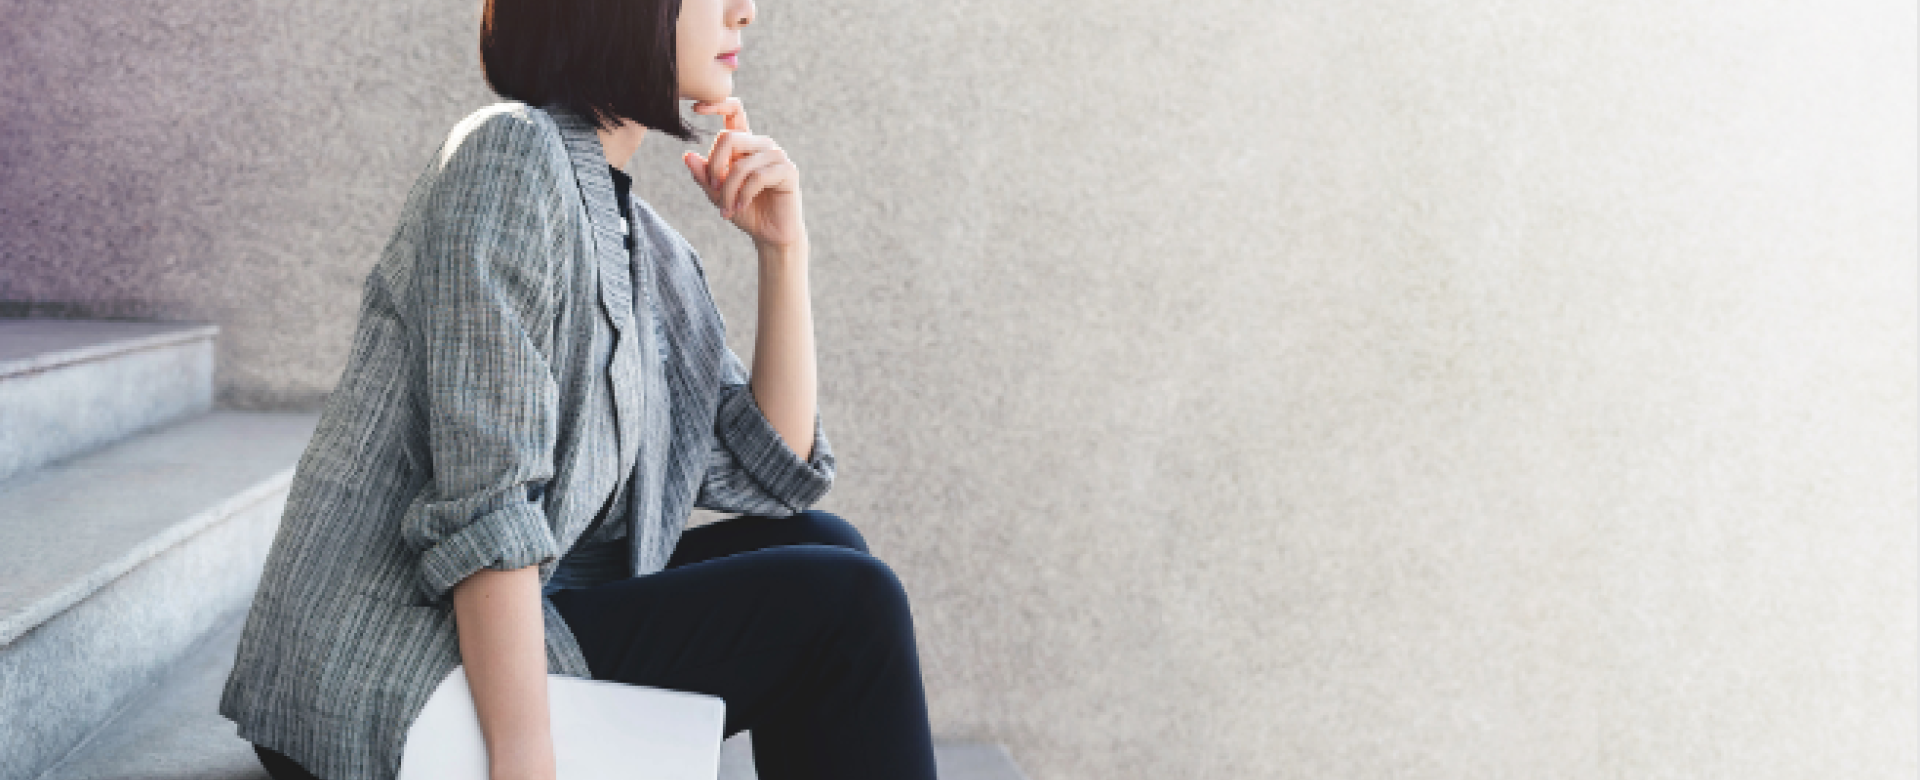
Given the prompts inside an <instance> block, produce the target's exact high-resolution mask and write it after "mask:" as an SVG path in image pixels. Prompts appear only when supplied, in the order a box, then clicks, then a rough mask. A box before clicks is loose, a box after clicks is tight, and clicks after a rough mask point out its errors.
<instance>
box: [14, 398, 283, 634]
mask: <svg viewBox="0 0 1920 780" xmlns="http://www.w3.org/2000/svg"><path fill="white" fill-rule="evenodd" d="M318 421H319V415H318V414H317V413H285V412H244V411H231V410H220V411H214V412H208V413H206V414H202V415H198V416H195V417H192V418H189V419H187V420H183V421H180V422H177V423H174V424H170V425H167V426H165V427H162V428H158V429H154V430H150V431H147V432H144V433H141V434H137V435H135V436H132V437H129V438H127V439H123V440H121V441H118V442H115V443H113V444H110V445H107V446H105V447H101V448H99V449H96V450H93V451H91V452H87V453H84V454H81V455H78V456H75V457H72V458H68V459H66V460H63V461H59V462H56V463H52V464H48V465H46V466H43V467H41V468H39V469H36V470H34V471H31V472H28V473H25V474H21V475H18V476H15V477H13V478H12V479H9V480H7V481H6V482H4V483H0V647H4V646H5V645H7V644H10V643H11V642H12V641H13V640H14V639H16V638H18V637H19V636H20V635H22V634H24V633H25V632H26V631H28V630H30V629H32V628H33V627H34V626H37V625H39V624H40V623H41V622H44V621H45V620H47V619H49V618H51V617H53V616H54V615H57V614H59V613H60V612H61V611H62V610H65V609H66V608H67V607H69V606H71V605H73V604H74V603H77V602H79V601H80V600H82V599H84V598H86V597H87V596H88V595H90V594H91V593H93V592H94V591H96V590H98V589H99V588H101V587H103V586H105V585H106V584H108V583H110V582H112V581H113V579H114V578H116V577H118V576H120V575H121V574H124V573H126V572H127V571H128V570H131V569H132V568H133V567H135V566H138V565H139V564H140V563H141V562H142V561H144V560H146V559H147V558H150V557H152V556H153V555H155V554H157V553H159V552H162V551H164V550H166V549H167V548H168V547H170V546H171V545H173V544H174V543H177V542H178V541H179V540H180V539H184V538H186V537H189V536H191V535H192V534H193V533H194V532H196V531H198V530H200V529H201V528H204V527H205V525H206V524H207V523H209V522H213V521H214V520H217V519H218V518H220V517H221V516H223V515H224V514H225V512H224V509H225V508H226V507H229V506H235V505H242V504H244V503H248V502H250V501H252V500H253V499H254V498H255V497H256V496H257V495H258V494H260V493H261V492H263V491H272V490H277V489H281V488H283V487H284V486H285V485H286V483H287V482H288V481H290V480H291V478H292V475H293V468H294V466H295V464H296V463H298V461H299V458H300V455H301V452H302V451H303V450H304V449H305V447H306V445H307V442H308V440H309V439H310V438H311V437H312V433H313V429H314V427H315V425H316V424H317V423H318Z"/></svg>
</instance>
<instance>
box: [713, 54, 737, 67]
mask: <svg viewBox="0 0 1920 780" xmlns="http://www.w3.org/2000/svg"><path fill="white" fill-rule="evenodd" d="M714 59H717V60H719V61H721V62H724V63H726V64H727V65H729V66H732V67H735V68H738V67H740V53H739V52H734V53H732V54H722V55H720V56H718V57H715V58H714Z"/></svg>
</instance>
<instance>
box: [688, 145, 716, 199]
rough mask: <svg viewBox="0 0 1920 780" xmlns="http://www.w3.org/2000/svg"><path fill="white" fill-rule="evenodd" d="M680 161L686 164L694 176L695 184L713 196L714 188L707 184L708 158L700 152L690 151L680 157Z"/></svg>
mask: <svg viewBox="0 0 1920 780" xmlns="http://www.w3.org/2000/svg"><path fill="white" fill-rule="evenodd" d="M680 161H681V162H684V163H686V164H687V171H688V172H689V173H692V174H693V183H695V184H698V185H700V189H701V190H702V191H704V192H706V193H708V194H709V195H711V194H712V193H713V187H711V186H709V185H708V184H707V158H705V157H702V156H700V153H699V152H695V151H688V152H687V153H685V154H682V155H680Z"/></svg>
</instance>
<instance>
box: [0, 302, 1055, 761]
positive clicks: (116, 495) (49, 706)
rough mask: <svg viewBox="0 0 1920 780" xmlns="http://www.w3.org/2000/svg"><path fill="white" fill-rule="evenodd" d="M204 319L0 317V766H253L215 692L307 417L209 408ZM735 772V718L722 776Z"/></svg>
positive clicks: (950, 747)
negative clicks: (158, 321)
mask: <svg viewBox="0 0 1920 780" xmlns="http://www.w3.org/2000/svg"><path fill="white" fill-rule="evenodd" d="M217 335H218V328H216V327H215V326H212V325H208V324H200V323H143V322H104V321H86V320H60V319H0V780H108V779H110V778H112V779H122V778H124V779H127V780H131V779H132V778H141V779H143V780H164V779H167V778H180V779H182V780H185V779H187V778H193V779H194V780H216V779H219V780H224V779H227V778H234V779H238V778H249V779H252V780H263V779H264V778H266V777H267V775H266V773H265V771H264V770H263V769H261V767H260V764H259V762H258V761H257V760H256V759H255V757H254V755H253V751H252V748H251V746H249V745H248V744H247V743H246V742H245V741H244V740H241V739H240V738H239V737H238V736H237V735H236V734H235V731H234V725H233V724H232V723H231V722H229V721H227V720H226V719H225V718H223V717H221V716H220V714H219V712H218V709H217V705H218V702H219V696H220V690H221V686H222V684H223V683H224V682H225V680H226V675H227V671H228V670H229V669H230V668H232V665H233V658H234V652H235V650H236V648H237V646H238V643H239V636H240V629H241V626H242V624H243V621H244V619H245V617H246V610H247V607H248V604H249V602H250V599H251V597H252V594H253V590H254V588H255V587H256V586H257V585H258V582H259V576H260V570H261V566H262V564H263V563H264V561H265V558H266V552H267V549H268V547H269V546H270V545H271V544H272V541H273V535H274V531H275V529H276V528H277V527H278V525H279V520H280V513H281V511H282V510H283V509H284V507H285V504H286V498H287V490H288V487H289V485H290V483H291V481H292V477H293V470H294V466H295V465H296V464H297V463H298V462H299V458H300V455H301V453H302V452H303V451H304V449H305V447H306V444H307V442H308V440H309V439H311V437H312V435H313V429H314V426H315V424H316V423H317V422H318V415H317V414H312V413H263V412H241V411H233V410H219V409H214V408H213V404H212V387H213V355H214V343H213V340H214V338H215V337H216V336H217ZM936 753H937V757H938V761H939V766H940V775H941V777H943V778H946V779H947V780H1021V779H1022V775H1021V773H1020V770H1019V769H1018V768H1017V767H1016V766H1015V765H1014V762H1013V760H1012V758H1011V757H1010V756H1009V755H1008V754H1007V752H1006V750H1005V749H1004V748H1001V747H1000V746H998V745H992V744H985V743H975V742H959V741H945V740H943V741H939V742H937V743H936ZM752 777H754V772H753V761H752V742H751V734H746V733H743V734H740V735H737V736H735V737H734V738H733V739H730V740H727V742H726V743H725V745H724V747H723V750H722V756H721V772H720V778H721V780H744V779H747V778H752Z"/></svg>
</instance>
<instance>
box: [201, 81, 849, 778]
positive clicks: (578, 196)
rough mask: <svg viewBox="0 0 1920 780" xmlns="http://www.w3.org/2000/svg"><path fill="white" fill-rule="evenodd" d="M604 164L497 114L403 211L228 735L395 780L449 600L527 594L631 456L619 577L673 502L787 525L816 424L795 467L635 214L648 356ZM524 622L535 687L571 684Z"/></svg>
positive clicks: (693, 289) (590, 140) (325, 422)
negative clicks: (660, 414) (666, 415)
mask: <svg viewBox="0 0 1920 780" xmlns="http://www.w3.org/2000/svg"><path fill="white" fill-rule="evenodd" d="M606 163H607V160H606V155H605V152H604V151H603V150H602V147H601V145H600V141H599V138H598V137H597V136H596V135H595V133H594V131H593V128H592V126H591V125H590V124H588V123H587V121H586V120H585V118H584V117H581V116H579V115H577V114H574V113H572V112H569V111H565V110H562V109H559V108H557V107H555V108H550V109H543V108H540V107H534V106H528V105H526V104H524V103H519V102H505V103H498V104H495V105H492V106H488V107H486V108H483V109H481V110H479V111H475V112H474V113H473V114H471V115H469V116H468V117H467V118H466V119H464V120H462V121H461V122H460V123H459V124H457V125H455V126H454V128H453V130H452V132H451V133H449V135H448V137H447V139H446V141H445V143H443V144H442V145H441V147H440V149H439V151H438V153H437V154H436V155H435V156H434V159H433V160H432V161H431V162H430V164H428V165H427V166H426V169H425V170H424V171H422V173H421V174H420V176H419V178H418V179H417V180H416V181H415V183H414V185H413V187H412V189H411V190H410V191H409V192H408V195H407V198H406V202H405V206H404V207H403V209H402V211H401V215H400V219H399V224H398V226H397V227H396V228H395V230H394V232H393V235H392V238H391V239H390V240H389V241H388V243H387V245H386V247H385V249H384V250H383V251H382V254H381V257H380V260H379V262H378V263H377V264H376V265H375V267H374V268H373V270H372V272H371V273H369V274H368V276H367V278H366V283H365V285H364V288H363V291H362V299H361V304H360V311H359V321H358V325H357V327H356V330H355V332H354V336H353V343H352V350H351V352H350V354H349V356H348V359H347V365H346V368H345V369H344V371H343V372H342V373H341V376H340V379H339V382H338V384H337V385H336V386H335V387H334V390H333V392H332V393H331V394H330V395H329V396H328V397H327V400H326V404H325V406H324V407H323V408H322V411H321V415H320V421H319V426H318V428H317V429H316V430H315V432H314V435H313V439H312V440H311V441H310V442H309V443H308V445H307V448H306V450H305V452H304V453H303V454H302V455H301V458H300V461H299V464H298V466H297V467H296V470H295V472H294V479H293V484H292V486H291V488H290V492H289V495H288V498H287V504H286V509H285V511H284V512H283V514H282V515H281V522H280V528H279V530H278V532H277V534H276V536H275V537H274V540H273V545H272V547H271V549H270V551H269V552H268V555H267V561H266V566H265V570H264V571H263V573H262V575H261V579H260V587H259V590H258V591H257V592H256V593H255V595H254V598H253V603H252V607H251V611H250V612H249V614H248V616H247V621H246V626H245V629H244V633H243V634H242V635H241V639H240V646H239V654H238V656H237V657H236V659H235V662H234V667H233V671H232V673H231V674H230V675H229V676H228V678H227V681H226V686H225V689H224V690H223V692H222V694H221V698H220V713H221V714H222V715H224V716H226V717H227V718H229V719H231V720H233V721H234V723H235V724H236V725H237V726H238V733H239V736H240V737H241V738H243V739H247V740H249V741H252V742H254V743H257V744H260V745H263V746H265V747H269V748H272V749H274V750H277V751H279V752H281V753H283V754H286V755H287V756H289V757H291V758H292V759H293V760H295V761H297V762H299V763H300V764H301V765H302V766H304V767H306V768H307V769H308V770H310V771H312V772H314V773H315V774H317V775H319V776H321V777H325V778H328V780H388V779H389V778H392V777H394V776H395V774H396V773H397V772H398V770H399V764H400V753H401V749H402V743H403V740H404V739H405V737H406V729H407V727H408V725H410V724H411V723H412V722H413V718H414V716H416V715H417V714H418V713H419V711H420V708H421V706H422V705H424V704H425V703H426V698H427V695H428V694H429V693H431V692H432V690H433V688H434V686H436V685H438V684H439V682H440V680H441V679H442V678H444V677H445V676H446V675H447V673H448V672H450V671H451V670H452V669H453V667H454V665H455V664H458V663H460V652H459V645H458V635H457V633H456V631H455V628H454V625H453V606H452V601H451V595H450V593H449V591H450V589H451V588H452V587H453V586H454V585H455V584H456V583H458V582H460V581H461V580H463V579H465V578H466V577H467V576H468V575H470V574H472V573H474V572H475V571H477V570H479V569H481V568H491V569H515V568H521V567H525V566H530V565H534V564H538V565H539V571H540V580H541V583H542V584H543V585H544V584H545V582H546V581H547V579H548V578H549V577H551V576H552V574H553V569H554V566H555V565H556V564H557V562H558V560H559V558H560V556H562V555H564V554H565V553H566V552H567V551H568V550H569V549H571V547H572V545H573V543H574V542H575V540H576V539H577V538H578V537H579V535H580V533H581V532H582V531H583V530H585V529H586V527H587V525H588V523H590V522H591V521H592V519H593V517H594V516H595V514H596V513H597V512H598V510H599V509H600V507H601V505H602V504H603V503H604V502H605V501H606V498H607V496H608V495H609V494H611V493H612V491H613V490H614V488H615V486H616V484H617V483H618V481H619V478H620V476H621V475H622V474H629V475H631V474H636V473H638V472H639V471H641V469H640V468H639V467H640V465H641V464H640V462H639V461H640V459H641V458H649V459H651V458H664V459H665V460H666V465H665V468H664V469H662V470H661V471H662V472H663V473H664V474H665V478H664V483H663V484H661V485H659V486H658V490H657V492H654V495H653V498H654V500H653V501H648V502H647V503H648V506H642V505H641V501H642V500H643V498H644V497H645V496H644V495H643V494H645V493H648V492H653V491H643V490H629V491H627V493H628V496H629V502H630V503H629V504H628V509H629V513H630V515H631V520H630V522H632V523H633V525H632V526H631V530H632V533H630V534H629V538H630V540H631V545H630V552H631V554H630V561H631V563H632V574H633V576H644V575H647V574H651V573H653V572H656V571H659V570H660V569H662V568H663V567H664V566H665V563H666V559H667V557H668V555H669V554H671V552H672V550H673V546H674V544H675V543H676V542H677V540H678V539H679V534H680V531H681V530H682V529H683V528H684V527H685V524H686V520H687V517H688V514H689V512H690V511H691V507H696V506H697V507H702V508H708V509H714V510H719V511H727V512H745V513H752V514H759V515H767V516H774V517H784V516H788V515H791V514H793V513H795V512H798V511H801V510H803V509H805V508H807V507H809V506H810V505H812V504H813V503H814V502H816V501H818V500H819V499H820V497H821V496H822V495H824V494H825V493H826V492H827V489H828V488H829V487H830V486H831V485H832V483H833V476H834V461H833V454H832V451H831V450H830V449H829V448H828V445H827V439H826V436H825V434H824V433H823V432H822V429H821V427H820V420H819V417H818V415H817V414H816V416H815V418H814V433H813V452H812V453H811V455H810V457H809V458H807V459H806V460H802V459H800V458H799V457H798V456H797V455H796V454H795V453H794V451H793V450H792V449H790V448H789V447H788V446H787V445H786V443H785V441H784V440H782V439H781V438H780V435H779V433H778V432H776V431H775V430H774V429H773V426H772V425H771V424H769V423H768V422H767V419H766V417H765V416H764V415H763V414H762V413H761V411H760V408H759V406H758V405H756V404H755V403H754V399H753V394H752V393H751V392H750V390H749V389H748V387H747V375H746V369H745V367H744V366H743V365H742V364H741V361H740V359H739V357H738V356H736V355H735V354H734V353H733V351H732V350H730V349H728V348H727V346H726V339H725V324H724V323H723V322H722V320H721V318H720V314H719V311H718V310H717V309H716V308H715V306H714V304H713V300H712V298H711V297H710V296H709V294H708V291H707V284H706V277H705V274H704V272H703V271H702V270H701V266H700V259H699V256H698V255H697V254H696V253H695V252H694V251H693V248H692V247H691V246H689V245H688V244H687V242H686V241H685V239H683V238H681V236H680V235H679V233H677V232H675V231H674V230H673V229H672V228H671V227H669V226H668V225H667V224H666V223H665V222H663V221H661V220H660V218H659V216H658V215H657V214H655V213H654V212H653V210H652V209H651V208H650V207H647V206H646V205H645V203H644V202H641V201H639V200H638V199H634V200H633V201H630V202H631V203H633V204H634V205H637V206H639V208H638V209H636V211H635V216H636V222H638V223H639V224H638V225H636V228H638V230H639V232H638V234H637V236H638V238H639V241H640V246H641V249H642V251H644V252H646V253H647V256H648V259H649V260H651V264H650V267H651V269H652V271H653V278H652V281H653V283H654V285H655V287H656V290H655V293H656V294H657V295H658V299H657V301H656V303H657V305H658V311H659V313H660V316H661V322H660V323H659V326H660V327H659V331H660V333H661V334H664V336H665V337H666V339H667V343H666V344H664V345H661V344H657V343H656V342H655V338H656V335H655V334H654V333H653V330H654V329H653V328H650V327H645V326H644V324H643V323H636V322H635V319H634V312H635V307H634V297H633V296H634V295H635V291H634V290H633V289H632V286H633V284H632V279H633V278H632V277H631V276H630V275H629V265H628V264H629V262H630V261H631V258H630V256H629V254H628V252H627V250H626V248H625V247H624V246H623V245H622V241H621V236H620V232H619V230H620V227H619V214H618V211H617V209H616V208H615V203H614V200H613V198H614V193H613V185H612V181H611V179H610V177H609V175H608V171H607V168H606ZM656 348H663V349H664V351H665V352H666V356H667V357H666V360H665V361H664V362H655V361H646V360H641V359H640V356H641V355H643V354H651V353H650V352H642V350H653V349H656ZM596 355H598V356H601V357H600V359H597V360H596V359H595V356H596ZM648 371H657V372H658V373H659V374H660V375H659V376H652V375H649V374H648V373H647V372H648ZM649 386H652V387H656V388H665V389H666V392H668V393H669V394H670V397H671V403H670V404H666V405H664V406H666V407H668V408H669V409H670V413H671V415H672V420H671V428H672V436H671V439H670V446H669V447H668V448H667V449H666V451H665V452H643V451H642V448H641V447H640V446H639V445H640V440H641V438H640V433H641V424H642V420H641V417H640V415H642V414H643V413H644V412H645V411H646V405H645V404H644V400H645V399H644V393H645V392H646V389H645V388H647V387H649ZM636 484H639V483H636ZM649 507H657V509H653V508H649ZM541 605H542V608H543V610H544V612H545V616H546V648H547V665H548V671H549V672H551V673H558V674H569V675H574V676H579V677H588V676H590V673H589V672H588V669H587V664H586V660H585V659H584V658H583V657H582V656H581V654H580V648H579V645H578V644H577V643H576V642H575V640H574V637H573V634H572V633H571V632H570V631H569V630H568V629H567V626H566V624H565V622H564V621H562V620H561V618H560V615H559V613H558V612H556V611H555V610H554V607H553V603H552V602H551V601H550V600H547V599H545V598H543V599H542V600H541Z"/></svg>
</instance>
